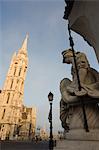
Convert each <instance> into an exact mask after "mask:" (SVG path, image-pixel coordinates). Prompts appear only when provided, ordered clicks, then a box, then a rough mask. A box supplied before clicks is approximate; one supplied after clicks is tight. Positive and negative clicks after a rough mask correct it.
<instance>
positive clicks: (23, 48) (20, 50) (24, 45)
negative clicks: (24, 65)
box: [18, 34, 29, 54]
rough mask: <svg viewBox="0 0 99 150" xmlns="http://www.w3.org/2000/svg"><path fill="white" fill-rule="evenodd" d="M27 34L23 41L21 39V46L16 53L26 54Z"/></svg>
mask: <svg viewBox="0 0 99 150" xmlns="http://www.w3.org/2000/svg"><path fill="white" fill-rule="evenodd" d="M28 37H29V36H28V34H27V35H26V37H25V39H24V41H23V44H22V47H21V48H20V49H19V52H18V53H21V54H27V43H28Z"/></svg>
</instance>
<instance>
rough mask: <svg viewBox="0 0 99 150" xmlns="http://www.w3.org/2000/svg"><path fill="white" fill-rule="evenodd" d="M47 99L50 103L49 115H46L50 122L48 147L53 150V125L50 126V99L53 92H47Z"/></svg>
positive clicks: (51, 99)
mask: <svg viewBox="0 0 99 150" xmlns="http://www.w3.org/2000/svg"><path fill="white" fill-rule="evenodd" d="M48 100H49V103H50V111H49V116H48V119H49V123H50V137H49V138H50V139H49V149H50V150H53V131H52V129H53V126H52V101H53V94H52V93H51V92H50V93H49V94H48Z"/></svg>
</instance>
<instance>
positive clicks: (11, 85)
mask: <svg viewBox="0 0 99 150" xmlns="http://www.w3.org/2000/svg"><path fill="white" fill-rule="evenodd" d="M12 86H13V80H12V82H11V87H10V88H12Z"/></svg>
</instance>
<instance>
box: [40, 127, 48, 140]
mask: <svg viewBox="0 0 99 150" xmlns="http://www.w3.org/2000/svg"><path fill="white" fill-rule="evenodd" d="M40 138H41V139H42V140H47V139H48V134H47V131H46V129H45V128H41V129H40Z"/></svg>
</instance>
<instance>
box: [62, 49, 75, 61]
mask: <svg viewBox="0 0 99 150" xmlns="http://www.w3.org/2000/svg"><path fill="white" fill-rule="evenodd" d="M62 55H63V63H67V64H70V63H72V58H73V52H72V50H71V49H68V50H65V51H63V52H62Z"/></svg>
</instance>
